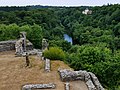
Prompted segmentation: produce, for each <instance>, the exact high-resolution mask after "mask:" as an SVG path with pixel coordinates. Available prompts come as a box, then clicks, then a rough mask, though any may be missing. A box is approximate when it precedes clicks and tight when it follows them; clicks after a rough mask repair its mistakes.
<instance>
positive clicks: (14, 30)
mask: <svg viewBox="0 0 120 90" xmlns="http://www.w3.org/2000/svg"><path fill="white" fill-rule="evenodd" d="M21 31H25V32H27V38H28V39H29V40H30V41H31V42H32V43H33V45H34V46H35V48H41V41H42V37H43V36H42V35H43V34H42V28H41V27H40V26H39V25H36V24H34V25H32V26H29V25H24V26H21V27H20V26H18V25H16V24H10V25H4V24H0V41H4V40H11V39H18V38H19V34H20V32H21Z"/></svg>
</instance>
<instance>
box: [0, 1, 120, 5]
mask: <svg viewBox="0 0 120 90" xmlns="http://www.w3.org/2000/svg"><path fill="white" fill-rule="evenodd" d="M108 3H109V4H117V3H119V4H120V0H0V6H26V5H48V6H102V5H107V4H108Z"/></svg>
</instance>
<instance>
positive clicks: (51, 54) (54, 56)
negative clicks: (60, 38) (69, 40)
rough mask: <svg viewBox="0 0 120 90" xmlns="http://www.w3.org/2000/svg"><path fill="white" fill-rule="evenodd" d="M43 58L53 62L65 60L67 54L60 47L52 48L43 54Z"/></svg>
mask: <svg viewBox="0 0 120 90" xmlns="http://www.w3.org/2000/svg"><path fill="white" fill-rule="evenodd" d="M43 56H44V57H45V58H49V59H51V60H64V59H65V53H64V52H63V50H62V49H60V48H58V47H50V48H49V50H45V51H44V52H43Z"/></svg>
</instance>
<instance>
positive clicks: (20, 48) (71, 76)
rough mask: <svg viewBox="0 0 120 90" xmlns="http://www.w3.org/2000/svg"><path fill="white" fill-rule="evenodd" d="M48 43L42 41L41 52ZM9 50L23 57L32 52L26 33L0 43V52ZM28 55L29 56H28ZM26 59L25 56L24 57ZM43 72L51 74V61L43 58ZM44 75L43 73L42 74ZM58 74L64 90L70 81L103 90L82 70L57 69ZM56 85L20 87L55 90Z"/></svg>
mask: <svg viewBox="0 0 120 90" xmlns="http://www.w3.org/2000/svg"><path fill="white" fill-rule="evenodd" d="M48 46H49V44H48V42H47V40H46V39H43V40H42V52H43V51H44V50H46V49H48ZM9 50H16V53H15V54H16V55H18V56H19V55H23V54H24V53H28V51H33V45H32V43H31V42H30V41H29V40H27V39H26V32H21V33H20V39H19V40H14V41H2V42H0V51H9ZM42 52H40V51H35V53H37V54H40V57H42V55H41V53H42ZM28 55H30V54H28ZM25 57H27V54H26V55H25ZM43 62H44V66H45V67H44V70H45V72H47V73H50V72H51V70H50V69H51V63H50V62H51V61H50V59H47V58H44V57H43ZM43 73H44V72H43ZM58 74H59V76H60V79H61V81H62V82H65V83H64V87H65V90H70V87H71V85H70V83H69V82H70V81H72V82H74V81H77V80H81V81H84V82H85V84H86V85H87V87H88V90H104V88H103V87H102V85H101V84H100V82H99V80H98V78H97V77H96V76H95V74H93V73H92V72H87V71H84V70H79V71H73V70H68V69H58ZM56 87H57V85H56V84H54V82H50V83H48V84H26V85H24V86H23V87H22V90H33V89H37V90H38V89H40V90H41V89H55V90H56Z"/></svg>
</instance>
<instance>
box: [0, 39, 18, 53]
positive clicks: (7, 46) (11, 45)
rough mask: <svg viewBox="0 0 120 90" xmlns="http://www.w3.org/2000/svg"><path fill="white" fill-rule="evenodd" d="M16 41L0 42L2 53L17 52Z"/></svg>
mask: <svg viewBox="0 0 120 90" xmlns="http://www.w3.org/2000/svg"><path fill="white" fill-rule="evenodd" d="M15 43H16V40H9V41H1V42H0V52H2V51H10V50H15Z"/></svg>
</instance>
